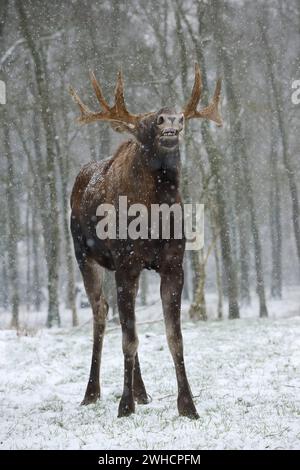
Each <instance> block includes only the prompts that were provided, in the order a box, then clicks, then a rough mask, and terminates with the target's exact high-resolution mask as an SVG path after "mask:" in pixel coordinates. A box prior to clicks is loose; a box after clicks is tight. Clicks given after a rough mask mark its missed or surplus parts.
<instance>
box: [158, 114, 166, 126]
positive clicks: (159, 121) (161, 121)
mask: <svg viewBox="0 0 300 470" xmlns="http://www.w3.org/2000/svg"><path fill="white" fill-rule="evenodd" d="M163 122H164V117H163V116H159V117H158V119H157V124H159V125H160V124H162V123H163Z"/></svg>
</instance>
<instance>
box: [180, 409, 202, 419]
mask: <svg viewBox="0 0 300 470" xmlns="http://www.w3.org/2000/svg"><path fill="white" fill-rule="evenodd" d="M179 414H180V416H185V417H186V418H189V419H199V418H200V416H199V414H198V412H197V411H196V410H183V411H180V412H179Z"/></svg>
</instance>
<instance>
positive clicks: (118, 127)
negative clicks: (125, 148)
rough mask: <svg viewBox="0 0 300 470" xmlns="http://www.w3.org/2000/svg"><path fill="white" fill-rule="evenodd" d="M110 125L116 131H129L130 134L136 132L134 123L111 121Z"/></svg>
mask: <svg viewBox="0 0 300 470" xmlns="http://www.w3.org/2000/svg"><path fill="white" fill-rule="evenodd" d="M110 127H111V128H112V129H113V130H114V131H116V132H120V133H122V132H129V133H130V134H133V135H135V134H136V126H135V125H134V124H130V123H125V122H121V121H111V122H110Z"/></svg>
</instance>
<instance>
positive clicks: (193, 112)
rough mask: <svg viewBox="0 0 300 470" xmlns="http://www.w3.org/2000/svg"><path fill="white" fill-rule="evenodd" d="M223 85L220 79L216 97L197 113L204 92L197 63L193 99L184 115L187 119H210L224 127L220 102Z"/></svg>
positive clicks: (215, 93)
mask: <svg viewBox="0 0 300 470" xmlns="http://www.w3.org/2000/svg"><path fill="white" fill-rule="evenodd" d="M221 84H222V80H221V79H220V78H219V79H218V80H217V84H216V88H215V92H214V96H213V98H212V100H211V102H210V103H209V105H208V106H206V108H203V109H200V110H199V111H197V106H198V104H199V101H200V98H201V92H202V79H201V71H200V67H199V65H198V64H197V63H195V81H194V86H193V90H192V94H191V97H190V99H189V101H188V103H187V105H186V106H185V108H184V110H183V114H184V117H185V119H193V118H204V119H210V120H211V121H214V122H215V123H216V124H217V125H218V126H222V124H223V122H222V118H221V115H220V113H219V109H218V107H219V102H220V95H221Z"/></svg>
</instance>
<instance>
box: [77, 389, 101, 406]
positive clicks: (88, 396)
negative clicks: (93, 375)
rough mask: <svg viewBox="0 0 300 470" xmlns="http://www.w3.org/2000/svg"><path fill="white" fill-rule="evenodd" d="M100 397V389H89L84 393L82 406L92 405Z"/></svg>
mask: <svg viewBox="0 0 300 470" xmlns="http://www.w3.org/2000/svg"><path fill="white" fill-rule="evenodd" d="M99 398H100V390H96V391H89V390H87V391H86V392H85V395H84V399H83V400H82V402H81V403H80V405H81V406H85V405H91V404H93V403H96V402H97V401H98V400H99Z"/></svg>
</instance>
